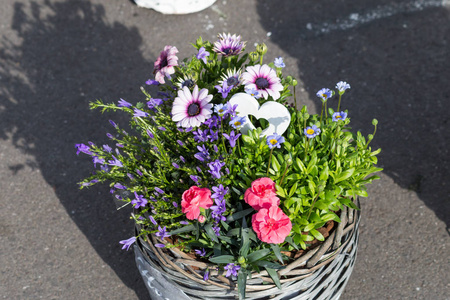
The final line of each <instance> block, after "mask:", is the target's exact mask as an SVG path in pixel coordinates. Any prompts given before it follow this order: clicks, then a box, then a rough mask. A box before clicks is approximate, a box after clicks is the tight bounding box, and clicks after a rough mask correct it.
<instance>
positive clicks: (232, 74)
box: [219, 68, 242, 89]
mask: <svg viewBox="0 0 450 300" xmlns="http://www.w3.org/2000/svg"><path fill="white" fill-rule="evenodd" d="M241 75H242V71H241V70H237V71H236V68H234V69H232V70H231V69H230V70H228V71H227V72H226V73H225V74H223V75H222V80H220V81H219V83H220V84H221V85H223V84H224V83H225V82H226V83H227V85H228V86H229V87H230V88H232V89H233V88H235V87H237V86H238V85H240V84H241Z"/></svg>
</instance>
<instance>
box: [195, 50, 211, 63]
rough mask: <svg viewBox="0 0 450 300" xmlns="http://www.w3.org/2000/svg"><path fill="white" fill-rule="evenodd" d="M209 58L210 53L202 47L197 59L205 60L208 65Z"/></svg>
mask: <svg viewBox="0 0 450 300" xmlns="http://www.w3.org/2000/svg"><path fill="white" fill-rule="evenodd" d="M208 56H209V52H208V51H206V50H205V47H201V48H200V49H198V53H197V55H196V56H195V57H197V59H201V60H203V62H204V63H205V64H206V63H208V60H207V59H206V58H207V57H208Z"/></svg>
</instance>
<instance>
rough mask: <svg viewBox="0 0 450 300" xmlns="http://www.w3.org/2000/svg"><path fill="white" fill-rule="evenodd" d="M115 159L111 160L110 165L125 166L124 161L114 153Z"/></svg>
mask: <svg viewBox="0 0 450 300" xmlns="http://www.w3.org/2000/svg"><path fill="white" fill-rule="evenodd" d="M112 157H113V158H114V160H109V161H108V163H109V165H110V166H116V167H123V164H122V162H120V160H118V159H117V158H116V157H115V156H114V155H113V156H112Z"/></svg>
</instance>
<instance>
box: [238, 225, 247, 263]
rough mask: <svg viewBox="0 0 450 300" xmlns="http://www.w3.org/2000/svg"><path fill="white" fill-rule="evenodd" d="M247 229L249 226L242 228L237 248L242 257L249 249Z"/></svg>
mask: <svg viewBox="0 0 450 300" xmlns="http://www.w3.org/2000/svg"><path fill="white" fill-rule="evenodd" d="M248 230H249V228H245V229H242V239H241V249H240V250H239V254H240V255H242V256H244V257H247V254H248V251H249V250H250V238H249V235H248Z"/></svg>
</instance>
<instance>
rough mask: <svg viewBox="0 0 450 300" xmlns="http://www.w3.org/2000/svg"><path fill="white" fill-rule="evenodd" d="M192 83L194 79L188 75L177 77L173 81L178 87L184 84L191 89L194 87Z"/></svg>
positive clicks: (182, 86)
mask: <svg viewBox="0 0 450 300" xmlns="http://www.w3.org/2000/svg"><path fill="white" fill-rule="evenodd" d="M194 85H195V80H194V78H193V77H192V76H190V75H185V76H183V77H179V78H178V79H177V81H176V82H175V86H177V87H178V88H180V89H182V88H184V87H185V86H186V87H188V88H189V89H191V88H193V87H194Z"/></svg>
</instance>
